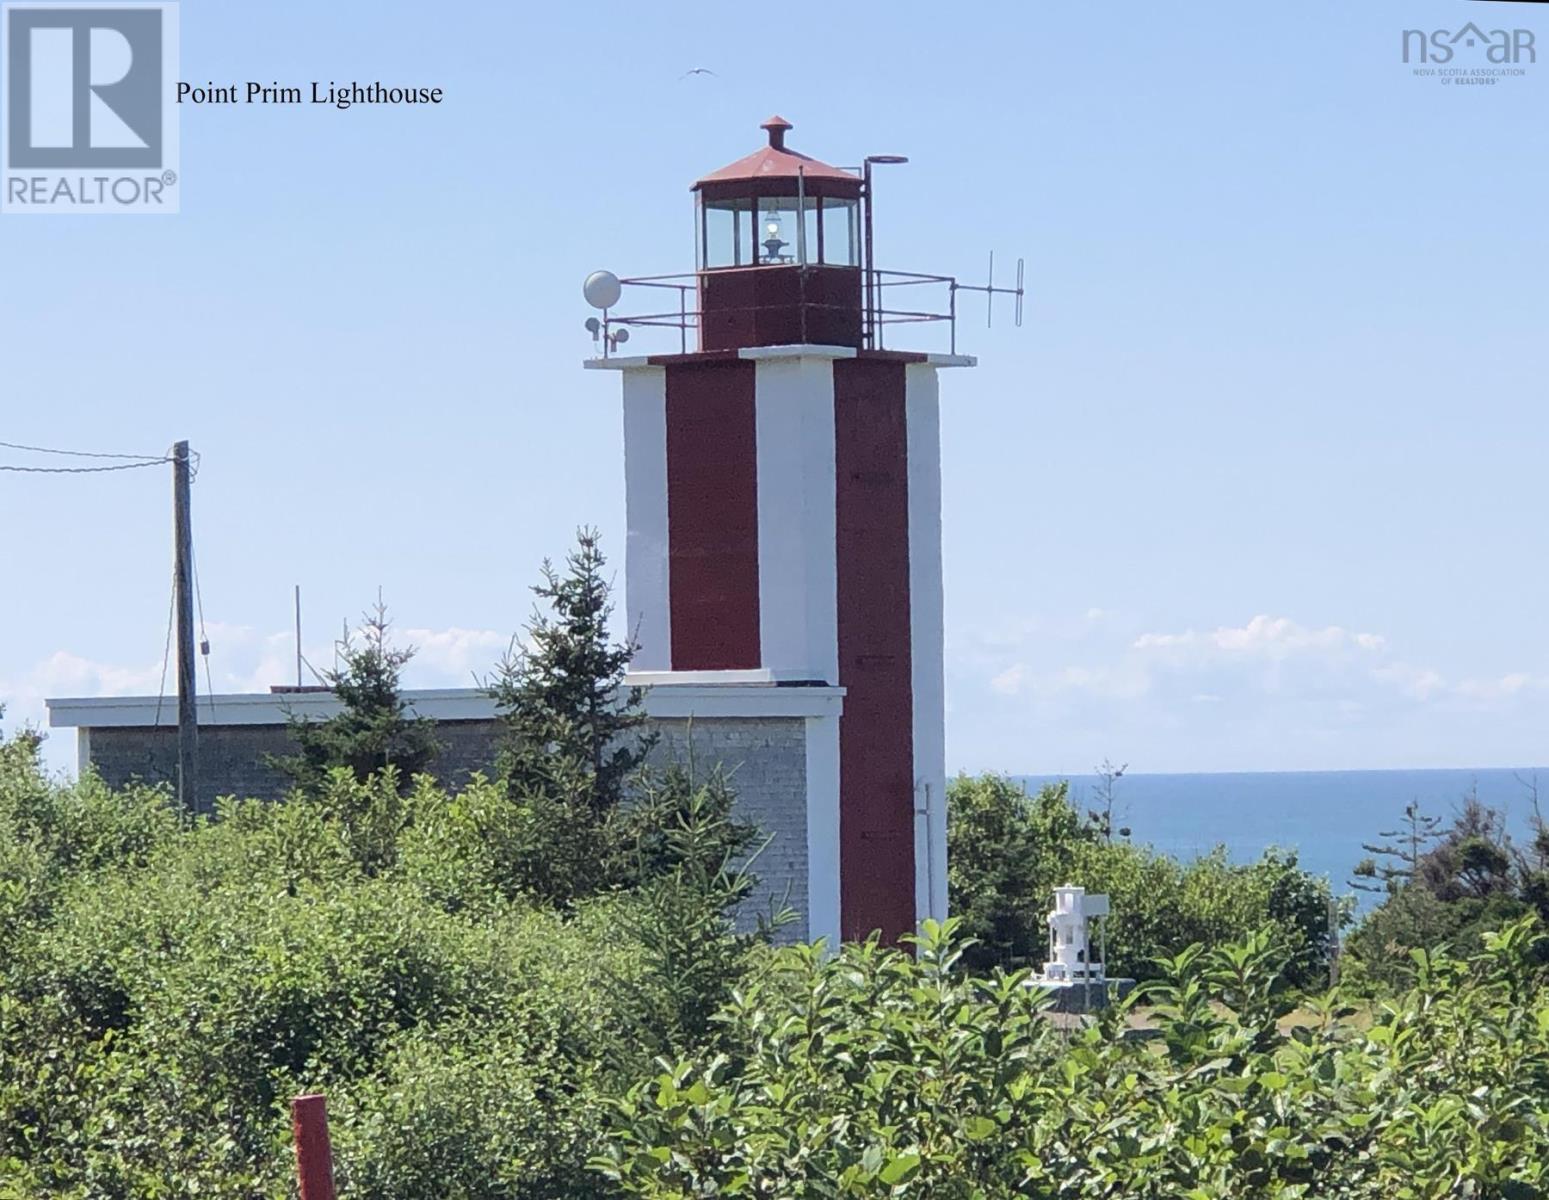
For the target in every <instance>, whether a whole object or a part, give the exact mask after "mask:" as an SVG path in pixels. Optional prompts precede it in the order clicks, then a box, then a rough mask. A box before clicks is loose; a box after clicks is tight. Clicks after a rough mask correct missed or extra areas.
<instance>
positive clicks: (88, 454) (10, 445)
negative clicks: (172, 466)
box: [0, 442, 169, 463]
mask: <svg viewBox="0 0 1549 1200" xmlns="http://www.w3.org/2000/svg"><path fill="white" fill-rule="evenodd" d="M0 446H3V447H4V448H5V449H7V450H25V451H27V452H28V453H29V454H62V455H64V456H65V457H67V458H132V459H136V460H138V461H140V462H144V463H159V462H167V461H169V460H168V459H167V458H166V457H165V456H162V457H157V456H156V455H153V454H98V453H95V452H93V451H91V450H55V449H53V448H52V447H49V446H24V445H22V444H21V443H20V442H0Z"/></svg>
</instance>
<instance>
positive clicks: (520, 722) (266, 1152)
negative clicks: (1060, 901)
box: [0, 532, 1549, 1200]
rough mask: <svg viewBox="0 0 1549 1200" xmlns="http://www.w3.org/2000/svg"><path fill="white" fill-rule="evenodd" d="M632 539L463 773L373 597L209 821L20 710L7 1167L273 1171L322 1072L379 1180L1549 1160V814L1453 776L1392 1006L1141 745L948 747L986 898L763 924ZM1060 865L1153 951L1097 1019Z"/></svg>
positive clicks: (1078, 1188)
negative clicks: (1199, 818) (646, 619)
mask: <svg viewBox="0 0 1549 1200" xmlns="http://www.w3.org/2000/svg"><path fill="white" fill-rule="evenodd" d="M603 567H604V563H603V560H602V557H601V554H600V552H599V551H598V548H597V544H596V539H595V535H592V534H589V533H586V532H583V534H582V538H581V543H580V546H579V548H578V550H577V551H576V553H575V554H573V555H572V556H571V558H570V560H569V563H568V567H567V571H566V573H564V574H561V573H560V572H557V571H555V570H553V569H551V568H549V567H548V566H545V572H544V582H543V584H541V585H540V587H539V588H538V589H537V591H538V595H539V598H540V600H541V601H543V603H544V607H543V608H542V609H540V611H539V612H538V613H537V614H536V615H535V617H534V620H533V623H532V625H531V626H530V627H529V630H528V640H527V644H526V647H525V648H524V649H522V650H521V651H519V652H517V653H515V654H513V655H512V656H510V657H508V658H507V660H506V661H505V662H504V663H503V664H501V666H500V667H499V669H498V670H497V674H496V677H495V679H494V680H493V681H492V689H493V690H494V691H495V693H496V695H497V699H498V701H499V704H500V706H501V710H502V712H503V714H504V717H505V721H506V728H507V739H506V745H505V747H504V750H503V752H502V754H501V756H500V760H499V763H498V764H497V766H496V769H495V770H494V771H493V772H492V774H491V775H490V776H488V777H486V776H475V777H474V778H473V779H472V780H471V781H470V782H469V783H468V785H467V786H466V787H464V788H463V789H462V790H461V791H460V792H457V793H455V794H454V793H449V792H448V791H447V790H446V789H444V788H442V787H440V786H438V785H437V783H436V782H435V780H434V779H432V778H431V777H430V776H429V775H428V774H426V773H424V771H423V769H422V768H424V767H425V766H426V765H427V763H428V761H429V759H428V757H427V755H428V754H429V753H430V751H431V748H432V747H431V743H430V741H429V740H428V739H427V738H426V737H425V736H422V735H423V734H424V733H425V732H426V731H424V730H423V729H422V728H421V727H420V723H419V722H417V720H416V718H414V717H413V715H412V713H410V712H409V711H408V709H407V706H406V705H405V704H404V703H403V700H402V697H401V695H400V693H399V691H398V672H399V669H400V668H401V667H402V666H403V664H404V663H405V662H406V661H407V656H408V654H409V653H412V652H410V651H403V650H398V649H396V648H394V647H393V646H392V645H391V643H390V640H389V638H388V636H387V632H388V624H387V621H386V615H385V613H384V612H382V611H381V610H378V611H377V613H376V616H375V618H374V619H372V618H368V621H367V624H366V627H365V636H364V639H363V643H362V644H361V645H359V646H358V647H357V646H351V647H350V648H349V650H348V652H347V653H346V655H345V660H344V666H343V668H342V669H341V670H340V671H339V672H338V673H337V675H336V676H335V677H334V679H333V682H334V686H335V688H336V691H337V692H338V694H339V696H340V698H341V700H342V701H343V712H342V714H341V715H340V716H339V717H338V718H335V719H333V720H332V721H331V722H324V723H322V724H321V725H320V726H318V727H315V728H311V729H308V730H306V731H300V730H298V735H299V740H300V744H301V751H302V752H301V754H300V755H299V756H298V758H297V759H296V760H295V762H294V764H293V765H294V767H295V772H296V778H297V781H298V786H297V787H296V789H295V790H294V791H293V793H292V794H291V796H290V797H289V798H288V799H286V800H285V801H283V802H280V803H273V804H265V803H258V802H256V801H242V800H228V801H226V802H224V803H223V804H222V805H221V807H220V809H219V811H218V812H217V813H216V814H215V816H214V817H213V818H199V819H194V820H190V819H188V818H187V817H185V816H183V815H182V814H180V813H178V812H177V811H176V810H175V807H174V805H173V803H172V800H171V798H170V796H169V795H168V793H166V792H165V791H163V790H157V789H153V788H146V787H132V788H129V789H127V790H124V791H121V792H116V793H115V792H111V791H110V790H109V789H108V788H106V787H105V786H104V785H103V784H102V783H101V781H100V780H97V779H95V778H92V777H91V776H90V775H88V776H87V777H86V778H84V779H82V780H81V781H79V782H77V783H72V784H62V783H59V782H56V781H51V780H49V779H47V778H46V777H45V776H44V774H43V772H42V770H41V767H40V764H39V761H38V739H37V737H36V735H34V734H32V733H28V732H24V733H23V734H21V735H18V736H17V737H15V738H13V739H12V740H10V741H7V742H0V1200H22V1198H23V1197H27V1198H31V1197H36V1196H49V1197H56V1198H60V1200H130V1198H136V1200H138V1198H140V1197H149V1198H155V1197H173V1196H185V1195H198V1194H207V1195H214V1196H220V1197H223V1198H224V1197H230V1198H232V1200H280V1198H281V1197H288V1196H290V1195H291V1194H292V1191H291V1189H292V1186H293V1185H292V1182H291V1151H290V1146H289V1128H288V1120H287V1113H286V1104H287V1102H288V1099H289V1098H290V1097H291V1096H292V1095H294V1094H296V1093H298V1092H302V1091H311V1090H323V1091H325V1092H326V1093H327V1094H328V1096H329V1100H330V1109H331V1115H332V1126H333V1129H332V1132H333V1140H334V1146H335V1151H336V1159H337V1175H338V1179H339V1183H340V1186H341V1194H343V1195H346V1196H351V1197H358V1198H362V1200H389V1198H399V1197H406V1196H427V1197H428V1196H436V1197H448V1198H451V1200H511V1198H516V1197H521V1198H524V1200H527V1198H532V1200H560V1198H565V1200H617V1198H619V1197H623V1196H631V1195H634V1196H646V1197H652V1198H655V1200H688V1198H690V1197H707V1196H720V1195H727V1196H737V1195H744V1196H767V1197H775V1196H778V1197H786V1196H824V1197H840V1196H853V1197H866V1196H877V1197H882V1196H895V1197H896V1196H921V1197H930V1198H931V1200H937V1198H945V1200H998V1198H1005V1197H1013V1196H1016V1197H1030V1198H1034V1200H1078V1198H1094V1200H1095V1198H1103V1200H1153V1198H1155V1200H1162V1198H1164V1197H1166V1198H1169V1200H1170V1198H1173V1197H1183V1198H1184V1200H1226V1198H1230V1200H1240V1198H1241V1200H1256V1198H1259V1197H1262V1198H1264V1200H1295V1198H1302V1200H1324V1198H1328V1200H1378V1198H1381V1200H1388V1198H1390V1197H1392V1198H1397V1200H1443V1198H1451V1197H1470V1196H1471V1197H1479V1198H1481V1200H1484V1198H1490V1200H1525V1198H1527V1197H1537V1196H1541V1195H1545V1194H1549V1165H1546V1164H1549V988H1546V987H1545V984H1546V983H1549V978H1546V968H1545V962H1546V960H1549V938H1546V937H1545V936H1544V934H1543V932H1542V928H1543V926H1542V924H1541V923H1540V922H1539V920H1538V919H1537V917H1536V916H1535V915H1534V912H1535V911H1536V912H1537V913H1540V914H1541V913H1543V911H1544V897H1545V895H1546V894H1549V884H1546V882H1545V879H1546V876H1545V861H1546V859H1549V837H1545V836H1544V835H1543V834H1542V832H1540V835H1539V839H1538V841H1537V842H1535V843H1534V845H1533V846H1532V847H1530V848H1529V849H1528V850H1526V851H1523V850H1518V849H1517V848H1516V847H1514V846H1513V845H1512V844H1511V843H1510V841H1509V839H1506V838H1505V836H1504V834H1503V833H1502V832H1501V827H1500V824H1499V822H1498V818H1496V817H1495V816H1494V815H1493V814H1491V813H1490V812H1489V811H1488V810H1484V809H1482V808H1479V807H1477V806H1476V807H1474V808H1472V809H1470V808H1468V807H1467V806H1465V809H1464V811H1463V812H1462V813H1461V814H1460V815H1459V817H1458V819H1457V821H1455V822H1454V825H1453V826H1452V827H1451V828H1450V829H1448V830H1447V831H1445V832H1442V831H1440V830H1431V829H1429V828H1428V827H1427V825H1426V823H1425V822H1424V821H1423V820H1421V819H1419V814H1418V813H1412V814H1410V816H1411V823H1410V829H1411V832H1412V833H1413V835H1414V836H1411V837H1409V838H1408V839H1407V841H1402V842H1397V843H1395V844H1394V845H1392V846H1377V847H1374V852H1380V853H1390V854H1391V856H1392V859H1391V861H1390V862H1388V863H1387V864H1385V865H1384V866H1383V867H1377V866H1375V865H1374V866H1373V868H1372V873H1371V875H1369V876H1368V878H1371V879H1374V880H1380V881H1381V884H1382V886H1383V887H1384V889H1385V890H1386V893H1387V900H1386V902H1385V903H1384V904H1383V905H1382V906H1381V907H1379V908H1378V909H1377V910H1376V911H1375V912H1374V913H1373V914H1372V915H1371V916H1370V917H1369V918H1368V919H1367V921H1366V922H1365V923H1364V924H1363V925H1362V927H1361V928H1360V929H1359V930H1358V931H1357V935H1356V937H1355V938H1353V939H1352V946H1353V947H1354V948H1355V949H1356V950H1357V951H1358V956H1357V957H1356V959H1355V962H1356V964H1357V966H1356V970H1355V972H1354V982H1355V985H1356V989H1358V990H1359V994H1360V995H1361V996H1362V1004H1361V1005H1360V1006H1359V1007H1355V1006H1351V1005H1348V1004H1346V1003H1345V1002H1344V1000H1343V999H1342V993H1339V992H1334V993H1329V994H1321V993H1318V989H1319V988H1320V984H1321V982H1322V981H1323V979H1324V975H1325V971H1326V968H1327V961H1326V960H1327V955H1328V950H1329V947H1328V945H1327V941H1326V939H1327V931H1328V913H1329V907H1330V904H1329V894H1328V889H1327V886H1326V885H1325V884H1324V883H1322V882H1321V881H1318V880H1314V879H1312V878H1311V877H1309V876H1308V875H1307V874H1306V873H1305V872H1303V871H1301V870H1300V869H1299V868H1298V867H1297V865H1296V860H1295V858H1294V857H1292V856H1287V855H1280V854H1276V853H1273V852H1271V853H1269V854H1266V855H1265V857H1264V858H1263V859H1262V860H1261V861H1260V862H1258V863H1254V864H1250V865H1246V866H1237V865H1233V864H1230V863H1229V862H1228V861H1227V859H1226V857H1225V855H1224V853H1222V852H1219V851H1218V852H1217V853H1215V854H1212V855H1208V856H1206V857H1204V858H1202V859H1199V860H1197V861H1195V862H1193V863H1188V864H1180V863H1177V862H1174V861H1172V860H1170V859H1167V858H1165V857H1163V856H1160V855H1157V854H1155V853H1154V852H1152V851H1150V850H1149V849H1146V848H1144V847H1137V846H1133V845H1131V844H1129V842H1128V841H1127V840H1126V839H1127V831H1125V830H1123V829H1122V828H1119V829H1116V828H1115V827H1114V823H1113V786H1114V784H1115V782H1116V781H1117V780H1118V779H1119V778H1120V777H1121V776H1122V774H1123V770H1124V768H1122V767H1117V768H1113V767H1107V766H1105V771H1106V772H1107V774H1106V776H1105V783H1106V789H1105V794H1103V795H1102V796H1100V803H1099V806H1098V808H1097V810H1095V811H1094V812H1092V813H1087V814H1082V813H1079V812H1077V811H1076V810H1075V809H1074V808H1073V807H1072V805H1071V804H1070V802H1069V797H1068V793H1067V792H1066V790H1065V789H1064V788H1062V787H1055V788H1045V789H1043V790H1042V791H1040V792H1039V793H1037V794H1036V795H1032V796H1029V795H1027V794H1026V792H1025V791H1024V790H1023V789H1021V788H1020V787H1018V786H1017V785H1015V784H1014V783H1013V782H1011V781H1010V780H1008V779H1006V778H1004V777H998V776H985V777H980V778H975V779H970V778H960V779H958V780H957V781H955V782H954V784H953V785H952V789H951V793H950V796H949V801H950V814H951V816H950V833H949V839H950V850H951V859H950V871H951V876H950V885H951V903H952V905H953V907H954V909H955V910H957V911H958V912H959V913H960V914H961V917H959V918H954V920H953V921H951V922H948V923H947V924H945V925H936V924H933V923H927V925H926V927H925V928H924V930H923V933H922V936H921V937H920V938H919V939H917V940H916V941H915V943H914V945H913V948H912V949H913V952H900V951H898V950H894V949H890V948H885V947H883V946H881V945H879V944H878V943H877V942H876V941H875V940H873V941H871V942H868V943H865V944H861V945H847V946H844V947H842V948H834V947H824V946H821V945H819V946H794V947H786V948H783V949H779V950H776V949H773V948H772V946H771V944H770V940H771V939H770V937H769V934H770V932H771V930H772V928H773V927H775V926H776V925H778V924H779V923H780V921H781V920H782V919H783V918H782V914H778V913H771V914H765V915H764V919H763V920H761V921H760V922H759V923H758V924H757V925H754V926H749V925H748V924H747V922H746V917H747V914H745V913H744V914H741V919H740V920H739V922H738V923H736V924H734V922H733V919H732V918H733V913H734V911H735V910H737V909H738V907H739V906H740V905H743V904H744V903H745V902H746V900H747V898H748V896H749V894H750V892H751V890H752V886H753V880H752V877H751V875H750V873H749V872H750V869H751V867H752V866H754V865H756V853H757V846H758V838H759V834H758V831H757V830H756V829H753V828H752V827H751V826H749V825H747V824H746V823H744V822H742V821H740V820H738V819H737V817H736V814H735V811H734V797H733V794H732V792H731V789H730V788H729V786H728V784H727V781H726V779H725V778H724V777H723V776H721V775H719V774H715V773H712V774H710V775H708V776H698V777H696V776H695V775H694V774H692V773H691V772H690V771H689V770H688V769H685V768H668V769H666V770H660V771H647V770H645V769H644V760H645V755H646V752H647V750H648V749H649V742H648V740H647V739H645V738H644V736H643V732H644V731H643V729H642V714H641V707H640V703H639V696H638V695H634V694H630V693H627V692H624V693H622V696H623V698H622V702H620V700H619V696H620V694H621V693H620V691H619V685H620V684H621V683H622V673H623V669H624V664H625V663H626V662H627V660H628V656H629V647H628V646H624V645H617V644H614V643H611V642H610V641H609V640H608V637H607V634H606V624H607V614H608V608H609V594H608V586H607V582H606V577H605V575H604V573H603ZM1540 828H1541V827H1540ZM1394 864H1397V865H1394ZM1067 880H1068V881H1073V882H1078V883H1082V884H1085V885H1086V886H1088V887H1091V888H1093V889H1094V890H1100V891H1106V892H1108V893H1110V895H1112V897H1113V899H1114V908H1115V919H1114V921H1113V923H1112V929H1111V931H1110V939H1109V961H1110V965H1111V966H1112V967H1113V968H1115V969H1116V970H1122V971H1127V972H1129V973H1131V974H1134V975H1136V976H1138V977H1140V978H1142V979H1143V980H1145V981H1146V982H1145V983H1144V985H1143V986H1142V989H1141V990H1140V992H1138V993H1137V994H1136V995H1135V996H1134V997H1133V998H1132V999H1131V1000H1130V1001H1128V1002H1127V1003H1126V1004H1125V1005H1123V1006H1120V1007H1116V1008H1114V1009H1111V1010H1109V1011H1107V1012H1106V1013H1104V1014H1102V1015H1101V1016H1100V1017H1098V1018H1097V1019H1095V1020H1094V1021H1092V1022H1090V1023H1087V1024H1077V1025H1070V1024H1068V1023H1057V1022H1056V1021H1054V1020H1053V1019H1051V1018H1050V1017H1049V1016H1048V1015H1047V1014H1046V1013H1045V1012H1044V1011H1043V1007H1044V999H1043V997H1042V996H1041V994H1040V992H1039V991H1038V989H1037V988H1036V987H1033V986H1030V980H1029V977H1028V973H1027V972H1026V971H1025V970H1023V971H1008V970H1007V967H1008V966H1012V967H1015V966H1021V965H1023V964H1025V963H1027V962H1029V961H1032V962H1036V961H1038V960H1040V959H1041V957H1042V953H1043V949H1044V937H1045V934H1044V914H1045V912H1046V909H1047V906H1048V904H1049V894H1050V891H1051V889H1052V888H1053V887H1054V886H1055V885H1056V884H1059V883H1064V882H1066V881H1067ZM1433 933H1434V934H1438V935H1439V936H1438V937H1435V938H1433V937H1431V936H1430V935H1431V934H1433ZM970 935H971V936H970ZM1449 938H1450V939H1451V940H1452V941H1453V949H1451V950H1448V949H1446V948H1444V947H1442V946H1440V945H1437V944H1435V943H1436V942H1438V941H1440V940H1445V939H1449ZM976 939H978V940H976ZM1400 960H1401V962H1402V966H1401V967H1399V966H1395V965H1394V964H1396V963H1398V962H1400ZM1379 968H1380V969H1379ZM1313 993H1318V994H1313ZM1348 994H1354V993H1353V992H1352V993H1348ZM1373 996H1375V997H1376V999H1372V997H1373Z"/></svg>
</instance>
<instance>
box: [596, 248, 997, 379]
mask: <svg viewBox="0 0 1549 1200" xmlns="http://www.w3.org/2000/svg"><path fill="white" fill-rule="evenodd" d="M1022 269H1023V268H1022V260H1021V259H1018V260H1017V274H1016V286H1015V287H997V286H995V260H994V256H993V255H991V257H990V281H989V282H988V283H984V284H971V283H961V282H959V281H958V279H957V278H956V277H955V276H952V275H929V274H924V273H922V272H918V271H884V270H875V271H871V272H870V273H869V277H868V273H867V272H866V271H865V270H864V269H862V271H861V297H862V300H861V341H862V345H863V346H864V347H865V348H866V349H871V350H883V349H886V348H887V346H886V330H887V327H888V326H890V325H921V324H942V323H945V324H946V326H947V330H948V333H947V337H948V342H949V345H950V350H951V353H953V354H956V353H957V318H958V303H957V294H958V293H959V292H965V291H966V292H982V293H984V295H985V298H986V305H985V319H986V327H992V326H993V324H994V318H995V312H994V305H995V297H996V296H998V295H1007V296H1014V297H1015V298H1016V306H1015V321H1016V324H1017V326H1019V327H1020V326H1021V324H1022V296H1023V288H1022ZM619 283H620V285H621V286H622V288H623V289H625V290H624V295H625V297H628V296H629V291H628V289H630V288H651V289H655V290H656V291H658V292H661V291H666V292H676V293H677V297H676V299H677V307H676V309H675V310H674V309H672V308H668V309H667V310H665V311H662V312H643V313H628V312H626V313H623V314H619V313H616V312H614V311H611V310H610V311H607V312H604V313H603V316H602V321H601V327H600V331H599V335H598V336H599V341H600V344H601V347H602V356H603V357H604V358H606V357H608V355H609V351H610V350H611V349H614V348H616V342H615V341H614V340H613V338H612V337H610V334H609V331H610V329H613V327H615V326H619V327H624V328H629V329H676V330H677V331H678V350H679V352H680V353H683V354H687V353H689V352H690V350H691V349H692V350H697V349H698V348H699V347H698V338H697V337H696V338H695V339H694V342H693V345H692V346H691V345H690V339H689V333H690V331H691V330H692V331H695V332H696V333H697V331H698V329H699V325H700V320H701V317H702V316H703V313H702V312H701V310H700V308H699V276H698V275H696V274H691V273H690V274H677V275H640V276H636V277H634V278H630V279H620V280H619ZM905 288H914V289H927V293H926V295H925V297H924V298H923V299H922V301H921V302H920V303H918V304H911V305H909V306H908V307H903V306H902V305H900V306H899V307H889V304H890V300H889V294H890V293H895V294H896V293H897V292H898V291H900V290H902V289H905ZM929 289H939V290H936V291H929ZM943 292H944V294H943ZM918 294H920V293H919V292H918V291H916V292H912V293H910V295H911V296H913V295H918Z"/></svg>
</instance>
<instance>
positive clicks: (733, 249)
mask: <svg viewBox="0 0 1549 1200" xmlns="http://www.w3.org/2000/svg"><path fill="white" fill-rule="evenodd" d="M702 215H703V218H704V247H705V253H704V265H705V266H706V267H745V266H748V265H750V264H751V263H752V262H753V202H752V201H751V200H707V201H706V202H705V205H704V209H703V213H702Z"/></svg>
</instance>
